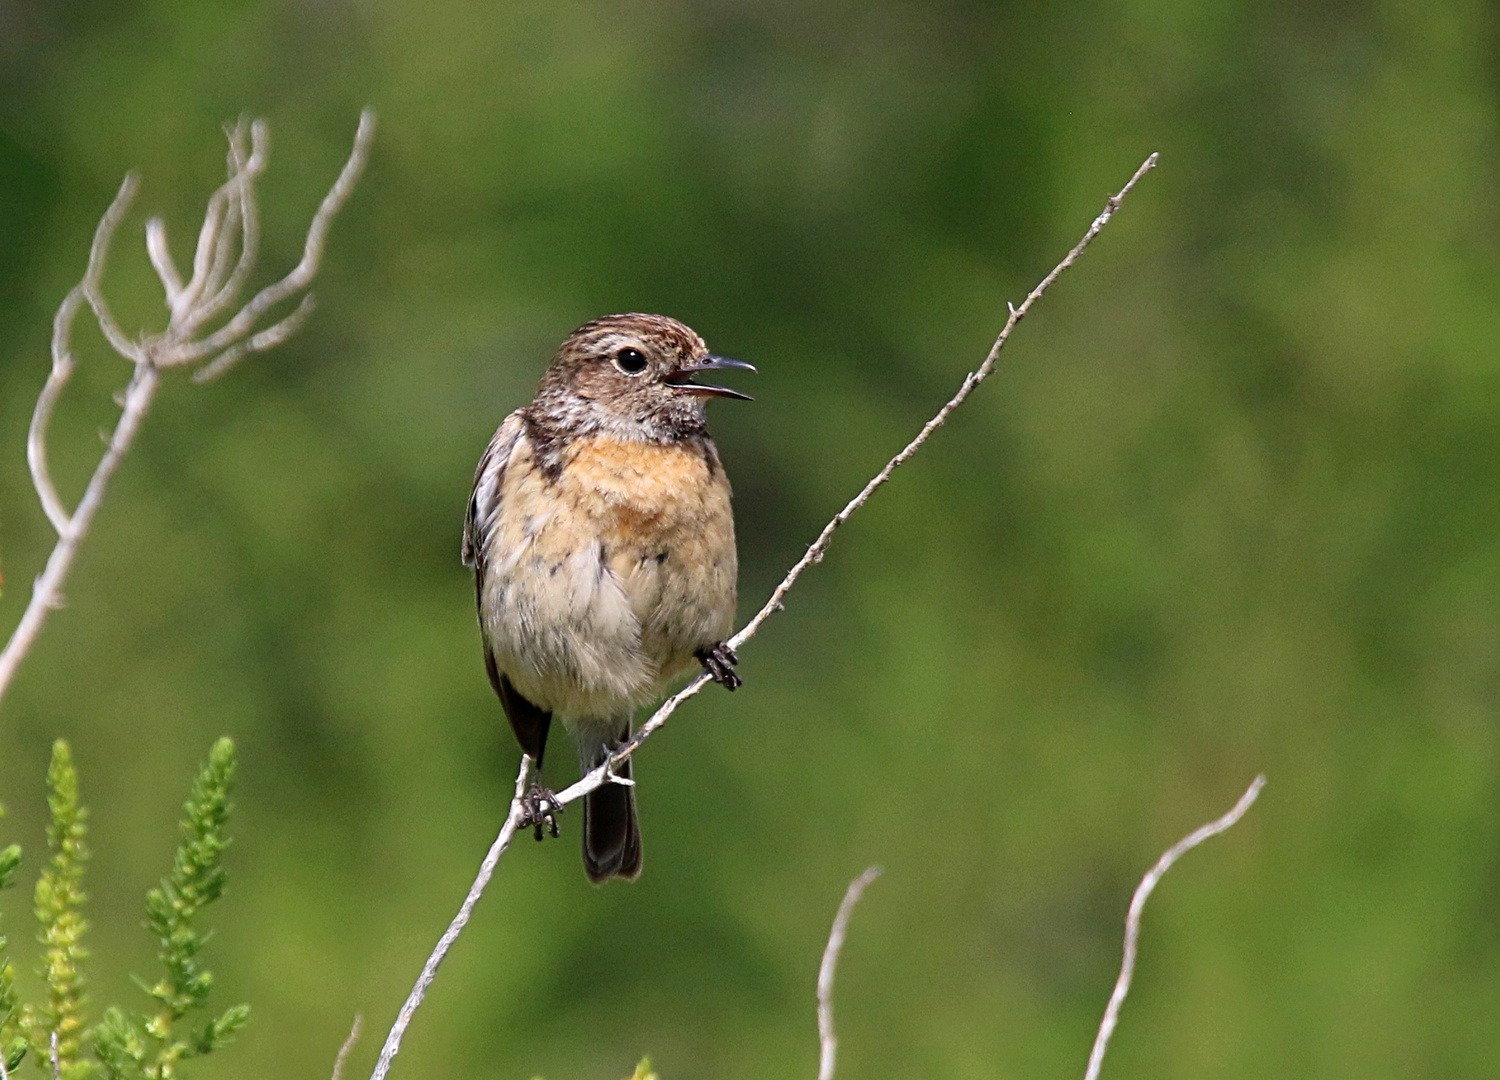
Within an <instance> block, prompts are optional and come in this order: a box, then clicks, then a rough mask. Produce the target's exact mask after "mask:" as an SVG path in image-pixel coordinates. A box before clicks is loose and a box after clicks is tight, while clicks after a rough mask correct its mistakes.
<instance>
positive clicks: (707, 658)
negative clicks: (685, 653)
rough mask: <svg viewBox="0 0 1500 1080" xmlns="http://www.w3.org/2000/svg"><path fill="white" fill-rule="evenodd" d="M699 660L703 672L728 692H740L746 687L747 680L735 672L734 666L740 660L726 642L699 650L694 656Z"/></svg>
mask: <svg viewBox="0 0 1500 1080" xmlns="http://www.w3.org/2000/svg"><path fill="white" fill-rule="evenodd" d="M693 655H694V656H696V657H697V658H698V663H700V664H702V665H703V670H704V672H705V673H707V675H708V677H709V678H710V679H712V680H713V681H714V682H716V683H718V684H719V685H720V686H722V687H724V689H726V690H738V689H739V688H740V687H741V686H743V685H745V680H744V679H742V678H740V677H739V676H738V675H736V674H735V672H734V666H735V665H736V664H738V663H739V662H740V658H739V657H738V656H735V655H734V650H733V649H731V648H730V647H729V646H728V645H727V644H725V643H724V642H722V641H721V642H719V643H718V644H717V645H715V646H713V647H712V648H709V649H699V650H698V651H697V652H695V653H694V654H693Z"/></svg>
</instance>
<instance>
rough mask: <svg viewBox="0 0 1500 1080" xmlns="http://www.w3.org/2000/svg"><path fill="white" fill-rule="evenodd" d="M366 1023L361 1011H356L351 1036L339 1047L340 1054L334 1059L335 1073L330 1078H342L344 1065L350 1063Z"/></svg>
mask: <svg viewBox="0 0 1500 1080" xmlns="http://www.w3.org/2000/svg"><path fill="white" fill-rule="evenodd" d="M364 1025H365V1018H364V1017H363V1016H361V1015H360V1014H359V1013H355V1014H354V1023H353V1025H351V1026H350V1028H349V1037H348V1038H346V1039H345V1040H344V1043H343V1045H342V1046H340V1047H339V1052H338V1056H337V1057H335V1058H334V1059H333V1075H332V1077H331V1078H330V1080H342V1078H343V1075H344V1066H345V1065H346V1064H347V1063H348V1061H349V1055H350V1053H352V1052H353V1050H354V1047H355V1045H356V1044H358V1042H359V1036H360V1034H361V1033H362V1032H363V1031H364Z"/></svg>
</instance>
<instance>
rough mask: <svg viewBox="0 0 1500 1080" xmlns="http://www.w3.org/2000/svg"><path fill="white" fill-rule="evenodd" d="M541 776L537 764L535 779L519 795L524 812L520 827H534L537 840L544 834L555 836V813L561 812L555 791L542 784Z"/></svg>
mask: <svg viewBox="0 0 1500 1080" xmlns="http://www.w3.org/2000/svg"><path fill="white" fill-rule="evenodd" d="M541 778H542V769H541V766H540V765H538V766H537V770H536V777H535V779H533V780H532V781H531V786H530V787H529V788H527V789H526V794H524V795H522V796H521V809H522V811H523V812H524V813H523V816H522V818H521V824H520V828H522V829H524V828H527V827H528V826H529V827H530V828H532V829H534V830H535V835H536V838H537V841H538V842H540V841H541V839H542V837H543V836H544V835H550V836H552V837H554V838H555V837H556V836H557V833H558V829H557V815H558V814H561V813H562V812H563V808H562V804H561V803H559V802H558V801H557V792H555V791H553V790H552V789H551V788H549V787H547V786H546V785H544V784H543V783H542V781H541ZM543 830H545V832H544V831H543Z"/></svg>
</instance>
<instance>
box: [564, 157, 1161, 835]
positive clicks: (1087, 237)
mask: <svg viewBox="0 0 1500 1080" xmlns="http://www.w3.org/2000/svg"><path fill="white" fill-rule="evenodd" d="M1156 161H1157V155H1156V154H1152V155H1151V156H1150V157H1148V158H1147V159H1146V160H1145V161H1143V162H1141V166H1140V168H1138V169H1136V171H1135V173H1134V175H1132V176H1131V178H1130V179H1129V181H1127V182H1126V184H1125V186H1124V187H1123V188H1121V189H1120V191H1119V193H1118V194H1116V195H1112V196H1110V198H1109V200H1108V201H1107V202H1106V203H1105V204H1104V209H1103V210H1102V211H1101V212H1100V214H1099V216H1098V217H1096V218H1095V219H1094V220H1093V223H1092V224H1091V225H1089V227H1088V231H1087V232H1085V233H1084V234H1083V238H1082V239H1081V240H1079V241H1078V243H1076V244H1074V245H1073V249H1072V250H1071V251H1069V252H1068V253H1067V255H1065V256H1064V257H1063V260H1062V262H1060V263H1058V264H1057V265H1056V266H1054V267H1053V268H1052V271H1051V273H1049V274H1048V275H1047V276H1046V277H1044V278H1043V279H1042V280H1041V281H1040V282H1039V283H1038V284H1037V286H1036V288H1034V289H1032V290H1031V292H1029V293H1027V294H1026V299H1025V300H1023V301H1021V304H1020V306H1019V307H1017V306H1015V305H1011V306H1010V317H1009V318H1008V319H1006V321H1005V326H1004V327H1003V328H1002V329H1001V330H1000V335H999V336H998V337H997V338H995V343H994V344H993V345H991V346H990V351H989V354H988V355H987V356H985V358H984V363H982V364H980V365H979V368H978V370H977V371H971V372H970V373H969V374H968V375H966V376H964V381H963V383H962V384H961V385H960V386H959V388H958V393H956V394H954V395H953V397H951V398H950V399H949V400H948V402H947V404H945V405H944V406H943V407H942V408H941V409H939V410H938V411H937V413H936V414H935V415H934V416H933V418H932V419H931V420H929V421H927V423H925V424H923V425H922V430H921V431H919V432H917V435H916V437H915V438H913V439H912V440H911V442H909V443H907V444H906V446H905V447H903V448H902V450H901V452H900V453H899V454H897V455H896V456H895V457H893V458H891V460H890V461H888V462H886V465H885V468H883V469H881V470H880V471H879V472H878V473H876V474H875V475H874V476H873V477H871V478H870V481H869V483H867V484H865V486H864V487H863V488H862V489H861V490H860V492H859V494H858V495H856V496H854V498H852V499H850V500H849V502H848V504H847V505H846V506H845V507H844V508H843V509H842V510H840V511H839V512H838V513H837V514H835V515H834V516H833V520H831V521H829V523H828V524H827V525H825V526H823V531H822V532H821V533H819V534H818V538H817V539H816V540H814V541H813V543H812V546H811V547H809V548H808V549H807V552H806V553H805V554H804V555H803V556H802V558H800V559H798V560H797V563H796V565H795V566H793V567H792V568H791V570H789V571H788V572H787V575H786V577H784V578H782V580H781V584H780V585H777V586H776V589H775V591H774V592H772V593H771V598H770V599H769V600H767V601H766V602H765V605H764V606H763V607H762V608H761V609H760V610H759V611H757V612H756V613H755V615H754V616H753V617H752V618H751V619H750V621H749V622H747V623H746V624H745V626H744V628H743V629H741V630H740V632H739V633H737V634H735V635H734V637H732V638H730V639H729V642H728V644H729V647H730V648H731V649H735V650H738V649H739V648H740V646H742V645H743V644H744V643H745V642H747V641H749V640H750V639H751V638H752V637H754V636H755V633H756V631H757V630H759V629H760V627H761V624H762V623H764V622H765V621H766V620H767V619H769V618H770V617H771V616H772V615H774V614H775V613H776V612H778V611H780V610H781V609H782V607H783V603H782V601H783V600H784V599H785V598H786V594H787V593H789V592H790V591H791V589H792V586H793V585H795V584H796V583H797V579H798V578H800V577H801V576H802V573H803V571H804V570H806V569H807V568H808V567H809V566H812V565H813V564H814V563H820V562H822V561H823V556H824V554H825V553H826V552H827V551H828V546H829V544H831V543H832V542H833V534H834V533H835V532H836V531H837V530H838V528H839V526H840V525H842V524H844V522H846V521H848V520H849V518H850V517H852V516H853V514H854V512H855V511H856V510H858V509H859V508H860V507H862V506H864V505H865V503H867V502H869V501H870V496H871V495H873V494H875V492H876V490H877V489H878V488H880V487H881V486H882V485H884V484H885V482H886V481H887V480H889V479H890V478H891V474H892V473H894V472H895V471H896V469H897V468H899V467H900V466H901V465H903V464H905V463H906V462H907V461H909V460H910V459H911V457H912V455H914V454H915V453H916V452H917V451H918V450H920V449H922V446H923V445H924V444H925V443H926V442H927V440H928V439H930V438H931V437H932V433H933V432H935V431H936V430H937V429H938V428H940V427H942V426H943V425H944V424H945V423H947V422H948V417H949V416H951V415H952V414H953V410H954V409H957V408H958V407H959V406H960V405H962V404H963V403H964V401H965V400H966V399H967V398H968V396H969V395H970V394H972V393H973V392H974V388H975V387H977V386H978V385H979V384H980V383H982V382H983V381H984V380H985V379H987V378H989V376H990V374H991V373H992V372H993V371H994V370H995V365H996V363H997V362H998V361H999V359H1000V350H1001V349H1003V348H1005V343H1006V342H1007V341H1009V340H1010V335H1011V332H1012V331H1014V330H1015V328H1016V324H1017V323H1019V322H1020V321H1021V320H1022V319H1024V318H1025V317H1026V313H1027V312H1029V311H1030V310H1031V308H1032V306H1033V305H1034V304H1035V303H1036V302H1037V301H1038V300H1040V299H1041V298H1042V294H1043V293H1045V292H1046V291H1047V290H1048V289H1049V288H1050V287H1051V285H1052V283H1053V282H1054V281H1056V280H1057V279H1058V277H1059V276H1060V275H1061V274H1062V272H1063V271H1064V270H1066V269H1068V268H1069V267H1070V266H1072V265H1073V264H1074V263H1075V262H1077V261H1078V257H1079V256H1080V255H1082V254H1083V252H1084V249H1086V248H1087V247H1088V246H1089V244H1091V243H1092V242H1093V240H1094V237H1096V236H1098V235H1099V232H1100V231H1101V230H1102V229H1103V228H1104V226H1106V225H1108V224H1109V220H1110V218H1112V217H1114V215H1115V212H1116V211H1117V210H1119V209H1120V206H1121V204H1122V203H1123V202H1124V201H1125V196H1126V195H1129V194H1130V191H1131V189H1132V188H1134V187H1135V185H1136V183H1137V182H1138V181H1139V180H1140V179H1141V177H1143V176H1145V175H1146V173H1148V172H1150V171H1151V170H1152V169H1153V168H1155V166H1156ZM708 682H709V677H708V676H707V675H706V674H704V675H699V676H697V677H696V678H694V679H693V681H692V682H690V683H688V684H687V685H686V686H684V687H683V688H682V689H681V690H679V691H678V692H677V693H675V694H673V695H672V696H671V697H669V698H667V700H666V701H664V702H663V703H662V705H661V707H660V708H659V709H657V710H656V712H654V713H653V714H652V715H651V718H650V719H649V720H647V721H646V722H645V723H644V724H642V725H641V726H640V728H639V730H637V731H636V733H635V734H634V735H633V736H631V737H630V739H629V740H628V741H626V742H625V743H624V744H623V745H622V746H621V747H620V748H619V749H618V750H616V751H615V752H614V753H613V754H611V755H610V756H609V758H607V759H606V760H605V761H604V763H603V764H601V765H600V766H599V767H598V768H596V769H594V770H593V771H592V772H590V773H589V774H587V775H586V776H584V777H583V779H581V780H579V781H578V783H576V784H573V785H572V786H570V787H568V788H567V789H566V790H565V791H563V792H561V793H560V794H559V795H558V797H557V801H558V803H559V805H562V806H566V805H567V804H568V803H570V802H572V801H573V800H575V799H579V798H582V797H583V796H584V795H587V794H588V793H589V792H590V791H593V790H594V789H595V788H597V787H600V786H601V785H603V784H606V783H609V782H610V778H611V777H612V775H613V771H614V769H615V768H616V767H618V766H619V765H620V763H621V762H623V761H624V760H625V759H626V758H628V757H629V756H630V755H631V754H633V753H635V752H636V750H637V749H639V748H640V745H641V744H642V743H643V742H645V741H646V740H647V739H649V738H650V737H651V736H652V734H654V733H655V732H656V730H657V729H658V728H660V727H661V726H662V725H663V724H665V723H666V722H667V718H668V717H670V716H671V715H672V714H673V713H674V712H676V711H677V707H678V706H679V705H681V704H682V703H683V702H684V701H686V700H687V699H688V698H690V697H692V696H694V695H695V694H697V693H698V691H700V690H702V689H703V687H704V686H706V685H707V684H708Z"/></svg>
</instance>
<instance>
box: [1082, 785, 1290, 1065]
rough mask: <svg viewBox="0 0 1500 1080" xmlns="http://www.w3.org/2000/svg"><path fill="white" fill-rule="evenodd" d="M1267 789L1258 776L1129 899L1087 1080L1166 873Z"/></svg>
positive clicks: (1099, 1059)
mask: <svg viewBox="0 0 1500 1080" xmlns="http://www.w3.org/2000/svg"><path fill="white" fill-rule="evenodd" d="M1265 786H1266V778H1265V777H1264V776H1257V777H1256V778H1255V779H1254V780H1253V781H1251V783H1250V786H1249V787H1248V788H1246V789H1245V793H1244V794H1243V795H1241V796H1240V799H1239V802H1237V803H1235V804H1234V806H1233V807H1231V808H1230V810H1229V813H1227V814H1225V815H1224V816H1223V817H1221V818H1218V819H1217V820H1215V821H1210V822H1209V823H1208V824H1207V825H1204V826H1201V827H1200V828H1197V829H1194V830H1193V831H1192V832H1190V833H1188V834H1187V835H1186V836H1184V837H1183V838H1182V839H1181V840H1179V841H1177V843H1175V844H1173V845H1172V846H1171V847H1169V848H1168V849H1167V850H1166V851H1165V852H1164V853H1163V854H1162V857H1161V858H1159V859H1157V860H1156V865H1155V866H1153V867H1152V868H1151V869H1150V870H1148V871H1147V872H1146V876H1145V877H1143V878H1141V883H1140V884H1139V885H1137V886H1136V888H1135V895H1134V896H1132V897H1131V898H1130V910H1129V911H1128V912H1127V913H1126V915H1125V951H1124V955H1123V956H1122V957H1121V959H1120V977H1119V978H1118V979H1116V980H1115V989H1114V993H1112V994H1110V995H1109V1004H1108V1005H1107V1006H1105V1009H1104V1018H1103V1019H1102V1020H1100V1021H1099V1032H1098V1034H1097V1035H1095V1036H1094V1048H1093V1050H1092V1051H1090V1052H1089V1065H1088V1069H1087V1070H1086V1071H1085V1072H1084V1074H1083V1075H1084V1080H1099V1070H1100V1069H1101V1068H1102V1067H1103V1065H1104V1052H1105V1051H1106V1050H1108V1049H1109V1040H1110V1036H1112V1035H1113V1034H1114V1032H1115V1024H1116V1023H1118V1022H1119V1019H1120V1007H1121V1006H1122V1005H1124V1004H1125V998H1126V996H1128V995H1129V993H1130V981H1131V979H1133V978H1134V977H1135V956H1136V945H1137V943H1138V942H1139V940H1140V936H1141V912H1142V911H1144V910H1145V909H1146V901H1147V900H1149V899H1150V898H1151V893H1152V890H1154V889H1155V888H1156V886H1157V883H1158V882H1160V881H1161V879H1162V877H1163V876H1164V875H1165V874H1166V872H1167V871H1168V870H1170V869H1172V864H1173V863H1175V862H1176V861H1177V860H1178V859H1180V858H1182V856H1183V855H1185V854H1186V853H1187V852H1189V851H1192V850H1193V848H1195V847H1197V846H1198V845H1199V844H1201V843H1203V841H1205V840H1207V839H1209V838H1210V837H1214V836H1218V835H1219V834H1220V833H1221V832H1224V831H1225V830H1226V829H1229V828H1231V827H1232V826H1233V825H1234V824H1235V823H1236V822H1237V821H1239V820H1240V818H1242V817H1244V816H1245V811H1247V810H1249V809H1250V807H1251V806H1252V805H1253V804H1254V802H1255V800H1256V797H1257V796H1259V795H1260V789H1261V788H1263V787H1265Z"/></svg>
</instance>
